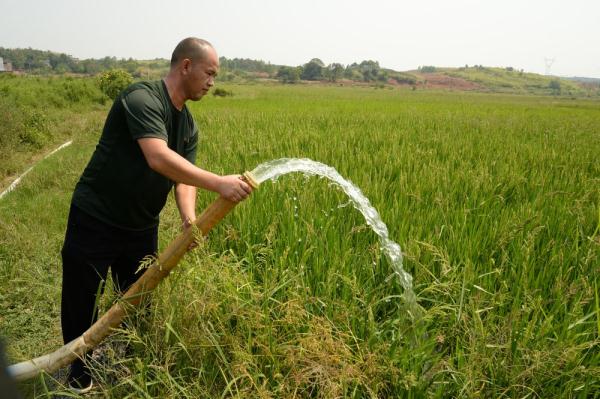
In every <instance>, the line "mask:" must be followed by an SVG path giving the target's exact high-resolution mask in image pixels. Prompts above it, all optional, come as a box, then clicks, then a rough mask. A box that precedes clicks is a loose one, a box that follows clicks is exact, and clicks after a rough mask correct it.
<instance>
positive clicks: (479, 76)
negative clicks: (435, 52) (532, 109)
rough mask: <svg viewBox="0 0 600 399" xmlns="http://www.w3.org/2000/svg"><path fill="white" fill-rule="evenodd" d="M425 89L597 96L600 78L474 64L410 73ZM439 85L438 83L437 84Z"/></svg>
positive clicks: (426, 68)
mask: <svg viewBox="0 0 600 399" xmlns="http://www.w3.org/2000/svg"><path fill="white" fill-rule="evenodd" d="M411 73H413V74H414V75H415V76H417V77H418V78H419V82H420V83H421V84H422V85H424V86H425V87H428V86H429V87H434V88H436V87H439V86H442V87H443V86H444V82H445V83H446V85H447V86H449V88H456V89H466V90H478V91H489V92H498V93H523V94H526V93H527V94H540V95H558V94H561V95H576V96H598V95H600V85H598V84H594V81H595V80H598V81H600V79H590V78H587V79H585V80H582V79H567V78H561V77H556V76H544V75H539V74H536V73H529V72H524V71H523V70H516V69H514V68H510V67H508V68H495V67H484V66H481V65H476V66H472V67H468V66H465V67H461V68H437V67H432V66H428V67H421V68H419V70H417V71H411ZM440 82H442V83H441V84H440Z"/></svg>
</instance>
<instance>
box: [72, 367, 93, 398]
mask: <svg viewBox="0 0 600 399" xmlns="http://www.w3.org/2000/svg"><path fill="white" fill-rule="evenodd" d="M67 385H68V387H69V390H70V391H71V392H73V393H77V394H82V393H87V392H89V391H91V390H92V388H93V386H94V384H93V382H92V376H91V375H90V374H89V373H88V371H87V370H85V369H84V367H83V366H82V365H79V364H77V362H76V363H74V364H73V365H71V371H70V372H69V377H68V378H67Z"/></svg>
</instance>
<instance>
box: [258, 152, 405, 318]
mask: <svg viewBox="0 0 600 399" xmlns="http://www.w3.org/2000/svg"><path fill="white" fill-rule="evenodd" d="M292 172H301V173H304V174H306V175H311V176H322V177H325V178H327V179H329V180H330V181H332V182H333V183H334V184H335V185H337V186H338V187H340V188H341V189H342V190H343V191H344V193H346V195H348V197H349V198H350V200H351V202H352V204H353V205H354V207H355V208H356V209H357V210H358V211H359V212H360V213H361V214H362V215H363V216H364V218H365V220H366V222H367V224H368V225H369V226H370V227H371V228H372V229H373V231H374V232H375V233H376V234H377V235H378V236H379V241H380V244H381V248H382V250H383V252H384V253H385V255H386V256H387V258H388V260H389V261H390V263H391V265H392V268H393V270H394V273H395V275H396V276H397V278H398V281H399V282H400V284H401V285H402V287H403V288H404V298H405V300H406V301H407V304H408V305H409V307H410V309H411V310H416V308H417V305H416V298H415V294H414V292H413V288H412V276H411V275H410V274H409V273H408V272H406V271H405V270H404V268H403V267H402V250H401V249H400V245H398V244H397V243H395V242H394V241H392V240H390V238H389V233H388V229H387V226H386V225H385V223H383V221H382V220H381V216H379V212H377V210H376V209H375V208H374V207H373V205H371V202H370V201H369V199H368V198H367V197H365V195H364V194H363V193H362V191H360V189H359V188H358V187H356V186H355V185H354V184H352V183H351V182H350V181H348V180H346V179H344V178H343V177H342V176H341V175H340V174H339V173H338V171H337V170H335V168H333V167H331V166H328V165H325V164H323V163H320V162H315V161H313V160H310V159H305V158H304V159H297V158H281V159H275V160H273V161H269V162H265V163H262V164H260V165H258V166H257V167H256V168H255V169H254V170H253V171H252V174H253V175H254V177H255V178H256V179H257V181H258V182H259V183H262V182H264V181H266V180H276V179H277V178H278V177H279V176H282V175H285V174H287V173H292Z"/></svg>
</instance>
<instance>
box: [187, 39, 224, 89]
mask: <svg viewBox="0 0 600 399" xmlns="http://www.w3.org/2000/svg"><path fill="white" fill-rule="evenodd" d="M218 72H219V57H217V53H216V52H215V50H214V49H213V48H208V50H207V52H206V57H204V58H203V59H201V60H196V61H190V66H189V67H188V68H185V76H186V92H187V93H186V97H187V98H188V99H190V100H192V101H198V100H200V99H201V98H202V97H204V95H205V94H206V93H208V90H209V89H210V88H211V87H213V85H214V84H215V77H216V76H217V73H218Z"/></svg>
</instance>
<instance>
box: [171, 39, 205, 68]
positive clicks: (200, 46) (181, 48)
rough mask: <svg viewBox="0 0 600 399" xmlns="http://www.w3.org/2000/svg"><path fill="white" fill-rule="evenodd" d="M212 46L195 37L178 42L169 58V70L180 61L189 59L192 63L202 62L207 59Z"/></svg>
mask: <svg viewBox="0 0 600 399" xmlns="http://www.w3.org/2000/svg"><path fill="white" fill-rule="evenodd" d="M212 48H213V46H212V44H210V43H209V42H207V41H206V40H204V39H199V38H197V37H188V38H186V39H183V40H182V41H180V42H179V44H178V45H177V47H175V50H173V55H172V56H171V68H173V67H174V66H175V65H177V64H178V63H179V62H181V60H184V59H186V58H189V59H190V60H192V61H197V60H203V59H205V58H206V57H207V54H208V50H209V49H212Z"/></svg>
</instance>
